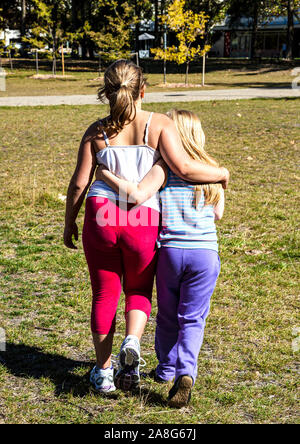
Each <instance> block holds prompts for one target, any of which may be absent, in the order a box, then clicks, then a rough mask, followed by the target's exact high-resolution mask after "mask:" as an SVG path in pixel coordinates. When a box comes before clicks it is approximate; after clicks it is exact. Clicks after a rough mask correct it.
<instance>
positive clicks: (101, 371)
mask: <svg viewBox="0 0 300 444" xmlns="http://www.w3.org/2000/svg"><path fill="white" fill-rule="evenodd" d="M144 95H145V79H144V77H143V74H142V71H141V69H140V68H139V67H137V66H136V65H134V64H133V63H131V62H129V61H127V60H118V61H117V62H115V63H113V64H112V65H111V66H110V67H109V68H108V69H107V70H106V72H105V75H104V86H103V88H102V89H101V90H100V91H99V98H100V99H104V98H106V99H108V101H109V106H110V114H109V116H107V117H105V118H103V119H100V120H98V121H96V122H95V123H93V124H92V125H91V126H90V127H89V128H88V130H87V131H86V133H85V135H84V137H83V140H82V143H81V146H80V148H79V154H78V162H77V166H76V169H75V172H74V175H73V177H72V179H71V182H70V185H69V189H68V196H67V204H66V222H65V232H64V242H65V245H66V246H67V247H68V248H76V247H75V245H74V243H73V236H74V237H75V239H76V240H77V239H78V228H77V225H76V218H77V215H78V212H79V209H80V207H81V205H82V203H83V200H84V197H85V195H86V192H87V191H88V195H87V199H86V211H85V221H84V228H83V234H82V238H83V247H84V251H85V255H86V259H87V263H88V267H89V272H90V278H91V284H92V291H93V304H92V314H91V328H92V334H93V340H94V345H95V351H96V359H97V362H96V366H95V367H94V369H93V370H92V373H91V378H90V379H91V383H92V384H93V386H94V388H95V389H96V390H97V391H99V392H102V393H107V392H110V391H113V390H115V388H116V387H115V386H117V388H120V389H123V390H132V389H134V388H136V387H138V385H139V382H140V374H139V364H140V359H141V358H140V339H141V337H142V334H143V331H144V328H145V326H146V323H147V320H148V318H149V315H150V311H151V298H152V287H153V280H154V274H155V269H156V259H157V255H156V240H157V236H158V226H159V215H160V205H159V199H158V196H157V195H155V194H154V195H152V196H151V197H149V199H147V201H146V202H144V204H143V205H142V206H140V207H138V208H136V207H135V206H133V205H127V196H121V195H119V194H118V193H116V192H114V191H113V190H112V188H110V187H109V186H108V185H107V184H106V183H105V182H104V181H102V180H99V178H98V180H96V181H95V182H94V183H93V184H92V186H91V187H90V185H91V182H92V179H93V176H94V172H95V169H96V167H97V165H104V166H105V167H106V168H108V169H109V170H110V171H111V172H112V173H114V174H117V175H118V176H119V177H121V178H123V179H126V180H130V181H133V182H136V183H138V182H140V181H141V180H142V179H143V177H144V176H145V175H146V174H147V173H148V172H149V171H150V170H151V168H152V166H153V164H155V163H156V162H157V160H158V159H159V158H160V156H162V157H163V158H164V159H165V161H166V163H167V164H168V166H169V167H170V168H171V170H172V171H173V172H174V173H175V174H177V175H178V176H179V177H182V178H183V179H186V180H190V181H194V182H221V183H223V186H224V187H226V186H227V183H228V180H229V173H228V171H227V170H226V169H225V168H217V167H215V166H209V165H204V164H203V163H201V162H199V161H196V160H192V159H191V158H190V157H189V156H188V155H187V154H186V152H185V150H184V149H183V147H182V144H181V141H180V138H179V135H178V133H177V131H176V127H175V125H174V122H173V121H172V120H171V119H170V118H168V117H167V116H165V115H161V114H156V113H149V112H147V111H143V110H142V107H141V103H142V99H143V97H144ZM122 279H123V290H124V293H125V300H126V307H125V318H126V335H125V340H124V341H123V343H122V346H121V350H120V354H119V369H118V372H117V374H116V376H115V379H114V374H113V368H112V366H111V353H112V344H113V337H114V332H115V323H116V322H115V321H116V311H117V306H118V301H119V298H120V294H121V291H122V284H121V282H122Z"/></svg>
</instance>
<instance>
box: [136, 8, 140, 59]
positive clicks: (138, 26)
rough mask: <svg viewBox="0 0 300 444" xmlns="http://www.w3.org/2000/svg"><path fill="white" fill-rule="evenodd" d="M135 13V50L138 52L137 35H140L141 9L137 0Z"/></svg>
mask: <svg viewBox="0 0 300 444" xmlns="http://www.w3.org/2000/svg"><path fill="white" fill-rule="evenodd" d="M135 15H136V19H137V22H136V24H135V51H136V52H139V49H140V41H139V35H140V18H141V11H140V7H139V5H138V2H137V1H135Z"/></svg>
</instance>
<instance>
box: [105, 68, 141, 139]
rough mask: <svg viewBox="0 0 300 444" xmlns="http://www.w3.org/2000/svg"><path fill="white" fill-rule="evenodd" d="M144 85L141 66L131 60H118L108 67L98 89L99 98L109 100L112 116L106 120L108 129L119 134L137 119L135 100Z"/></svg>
mask: <svg viewBox="0 0 300 444" xmlns="http://www.w3.org/2000/svg"><path fill="white" fill-rule="evenodd" d="M144 85H145V79H144V76H143V72H142V70H141V68H140V67H138V66H137V65H135V64H134V63H133V62H130V61H129V60H125V59H120V60H117V61H116V62H114V63H112V64H111V65H110V66H109V67H108V68H107V70H106V71H105V74H104V85H103V87H102V88H100V89H99V91H98V98H99V100H101V101H102V102H104V101H105V99H108V101H109V106H110V117H109V118H108V119H106V121H105V122H104V127H105V129H106V130H109V131H110V132H111V133H117V134H118V133H119V132H120V131H122V129H123V128H124V126H125V125H128V124H129V123H130V122H132V121H133V120H134V119H135V117H136V106H135V102H136V101H137V100H138V98H139V95H140V92H141V89H142V87H143V86H144Z"/></svg>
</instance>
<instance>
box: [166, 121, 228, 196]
mask: <svg viewBox="0 0 300 444" xmlns="http://www.w3.org/2000/svg"><path fill="white" fill-rule="evenodd" d="M165 119H166V120H165V121H164V122H163V128H162V131H161V134H160V139H159V148H160V152H161V155H162V156H163V158H164V160H165V162H166V163H167V165H168V166H169V168H170V169H171V170H172V171H173V173H175V174H176V175H177V176H179V177H181V179H184V180H187V181H189V182H195V183H222V186H223V188H227V186H228V182H229V172H228V170H227V169H226V168H217V167H214V166H211V165H207V164H204V163H201V162H199V161H197V160H194V159H192V158H191V157H190V156H189V155H188V154H187V152H186V151H185V149H184V148H183V145H182V142H181V139H180V137H179V134H178V132H177V129H176V126H175V123H174V122H173V121H172V120H171V119H169V118H168V117H166V116H165Z"/></svg>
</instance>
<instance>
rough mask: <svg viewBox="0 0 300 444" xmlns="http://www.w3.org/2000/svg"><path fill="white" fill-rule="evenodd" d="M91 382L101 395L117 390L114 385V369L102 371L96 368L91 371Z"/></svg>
mask: <svg viewBox="0 0 300 444" xmlns="http://www.w3.org/2000/svg"><path fill="white" fill-rule="evenodd" d="M90 382H91V384H92V385H93V387H94V389H95V390H96V391H97V392H100V393H110V392H114V391H115V390H116V387H115V384H114V369H113V368H112V367H111V368H106V369H100V368H97V367H94V368H93V370H92V371H91V375H90Z"/></svg>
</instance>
